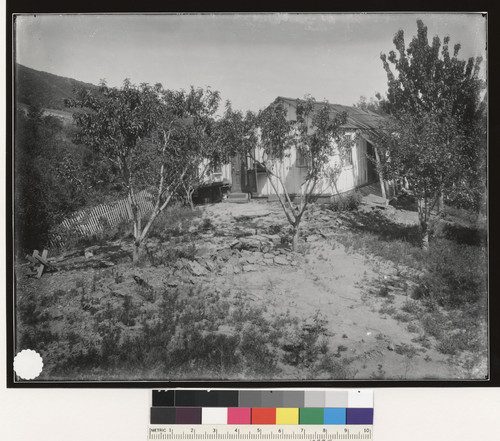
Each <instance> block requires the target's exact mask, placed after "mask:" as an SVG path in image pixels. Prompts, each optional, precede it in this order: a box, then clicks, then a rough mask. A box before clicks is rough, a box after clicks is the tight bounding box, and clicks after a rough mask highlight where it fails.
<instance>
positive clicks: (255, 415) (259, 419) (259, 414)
mask: <svg viewBox="0 0 500 441" xmlns="http://www.w3.org/2000/svg"><path fill="white" fill-rule="evenodd" d="M252 424H276V409H275V408H274V407H252Z"/></svg>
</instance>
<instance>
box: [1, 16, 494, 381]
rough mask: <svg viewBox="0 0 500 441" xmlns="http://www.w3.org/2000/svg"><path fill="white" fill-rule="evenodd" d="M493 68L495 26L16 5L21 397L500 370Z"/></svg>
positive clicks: (465, 21)
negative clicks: (149, 386)
mask: <svg viewBox="0 0 500 441" xmlns="http://www.w3.org/2000/svg"><path fill="white" fill-rule="evenodd" d="M487 57H488V55H487V17H486V15H485V14H481V13H452V12H446V13H314V14H313V13H259V14H257V13H246V14H241V13H213V14H208V13H203V14H202V13H190V14H173V13H171V14H166V13H165V14H160V13H154V14H145V13H144V14H141V13H134V14H118V13H115V14H17V15H14V16H13V47H12V79H13V81H12V96H13V98H12V101H13V108H12V127H13V137H12V138H13V139H12V146H11V148H12V202H13V205H12V218H13V229H12V241H13V253H12V262H13V263H12V269H13V290H12V293H8V294H9V295H12V305H13V308H12V324H13V336H14V338H13V352H14V355H16V354H17V355H18V356H19V357H20V358H18V365H19V364H20V363H21V360H22V359H23V357H25V358H26V357H28V358H29V357H31V358H30V360H31V359H32V358H33V357H34V358H35V360H41V361H40V368H39V371H38V372H36V373H35V374H33V375H31V376H29V375H28V376H25V375H23V374H22V373H20V372H21V371H22V369H21V371H17V370H16V375H15V378H14V383H16V384H29V383H32V384H38V383H40V384H56V385H57V384H58V383H59V384H63V383H70V382H71V383H74V382H76V383H82V384H91V383H93V382H130V383H138V382H174V383H175V382H220V384H223V383H224V382H241V383H242V384H243V383H248V384H251V383H252V382H306V383H307V384H313V383H314V382H318V383H320V382H335V381H338V382H358V381H373V382H385V381H390V382H394V381H400V382H423V381H427V380H429V381H436V380H438V381H471V380H472V381H474V383H475V384H477V385H480V384H481V382H484V381H487V380H489V379H490V348H489V322H488V313H489V311H488V306H489V299H488V186H487V183H488V174H487V170H488V169H487V166H488V163H487V162H488V161H487V159H488V84H487V79H488V64H487V60H488V58H487ZM42 361H43V364H41V363H42Z"/></svg>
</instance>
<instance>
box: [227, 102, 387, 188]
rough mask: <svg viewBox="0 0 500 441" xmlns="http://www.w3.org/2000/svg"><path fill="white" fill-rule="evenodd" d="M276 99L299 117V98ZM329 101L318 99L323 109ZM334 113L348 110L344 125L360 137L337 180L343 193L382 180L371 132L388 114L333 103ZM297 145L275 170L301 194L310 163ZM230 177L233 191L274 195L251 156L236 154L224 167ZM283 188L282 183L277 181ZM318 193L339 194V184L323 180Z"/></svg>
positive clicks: (318, 105)
mask: <svg viewBox="0 0 500 441" xmlns="http://www.w3.org/2000/svg"><path fill="white" fill-rule="evenodd" d="M275 102H281V103H282V104H283V106H284V108H285V109H286V110H287V112H288V118H289V120H295V119H296V107H297V100H296V99H292V98H283V97H278V98H277V100H276V101H275ZM324 104H325V103H320V102H318V103H316V104H315V106H316V108H317V109H318V110H319V108H320V107H323V106H324ZM328 106H329V107H330V109H331V110H330V111H331V115H332V116H335V115H336V114H339V113H341V112H344V111H345V112H347V115H348V117H347V123H346V124H345V125H344V128H345V129H347V134H348V135H349V134H350V135H354V134H357V135H358V137H357V141H356V143H355V144H354V146H353V147H352V151H351V155H348V157H347V160H344V166H343V169H342V172H341V174H340V176H339V178H338V180H337V189H338V191H339V192H340V193H343V192H348V191H350V190H353V189H355V188H359V187H362V186H364V185H369V184H373V183H376V182H378V180H379V178H378V174H377V171H376V167H375V160H376V156H375V150H374V148H373V145H372V143H371V142H370V133H372V132H373V131H374V130H376V129H377V128H378V127H380V126H381V124H382V123H383V121H384V118H383V117H382V116H380V115H378V114H376V113H374V112H371V111H368V110H363V109H359V108H356V107H349V106H342V105H339V104H329V105H328ZM297 153H298V152H297V151H296V150H295V149H291V150H290V155H289V156H288V157H286V158H285V159H284V160H283V161H281V162H280V163H278V164H276V166H275V168H274V172H275V173H276V174H279V176H280V178H281V180H282V181H283V182H284V183H285V185H286V188H287V191H288V193H289V194H299V193H300V192H301V185H302V184H303V182H304V180H305V176H306V174H307V164H306V162H305V161H304V159H303V158H302V157H301V155H300V154H297ZM255 156H256V158H257V159H261V158H262V153H261V152H259V149H258V148H257V149H256V152H255ZM336 161H338V156H336V157H332V165H333V164H334V163H335V162H336ZM224 171H225V174H226V176H225V177H226V178H227V179H229V181H230V182H231V191H232V192H233V193H250V194H251V195H252V197H269V196H272V195H274V191H273V188H272V186H271V184H270V182H269V178H268V177H267V175H266V173H265V171H264V170H262V169H259V167H258V164H257V163H255V162H254V161H253V160H252V159H251V158H248V157H247V158H244V157H241V156H239V155H238V156H236V157H234V158H232V161H231V167H230V169H226V170H224ZM277 187H278V188H279V185H277ZM317 192H318V194H321V195H323V196H331V195H334V194H336V190H335V188H332V185H331V183H330V182H328V180H326V179H324V180H322V181H321V182H320V183H319V184H318V186H317Z"/></svg>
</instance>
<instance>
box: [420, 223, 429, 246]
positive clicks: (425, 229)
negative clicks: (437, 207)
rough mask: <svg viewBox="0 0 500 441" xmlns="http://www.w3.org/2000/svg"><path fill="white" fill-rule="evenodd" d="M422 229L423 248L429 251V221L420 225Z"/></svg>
mask: <svg viewBox="0 0 500 441" xmlns="http://www.w3.org/2000/svg"><path fill="white" fill-rule="evenodd" d="M420 228H421V230H422V249H423V250H424V251H429V229H428V227H427V222H425V223H422V224H421V225H420Z"/></svg>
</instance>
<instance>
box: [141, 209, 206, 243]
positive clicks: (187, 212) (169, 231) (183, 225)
mask: <svg viewBox="0 0 500 441" xmlns="http://www.w3.org/2000/svg"><path fill="white" fill-rule="evenodd" d="M201 214H202V213H201V211H200V210H199V209H198V208H196V209H195V210H191V208H189V207H186V206H183V205H181V204H177V205H173V206H171V207H169V208H167V209H166V210H165V211H163V212H162V213H160V214H159V215H158V217H157V218H156V220H155V221H154V223H153V225H151V228H150V230H149V237H156V238H158V239H161V240H167V239H169V238H170V237H171V236H181V235H183V234H184V233H186V232H187V231H188V229H189V226H190V225H191V224H192V222H193V220H194V219H196V218H200V217H201Z"/></svg>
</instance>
